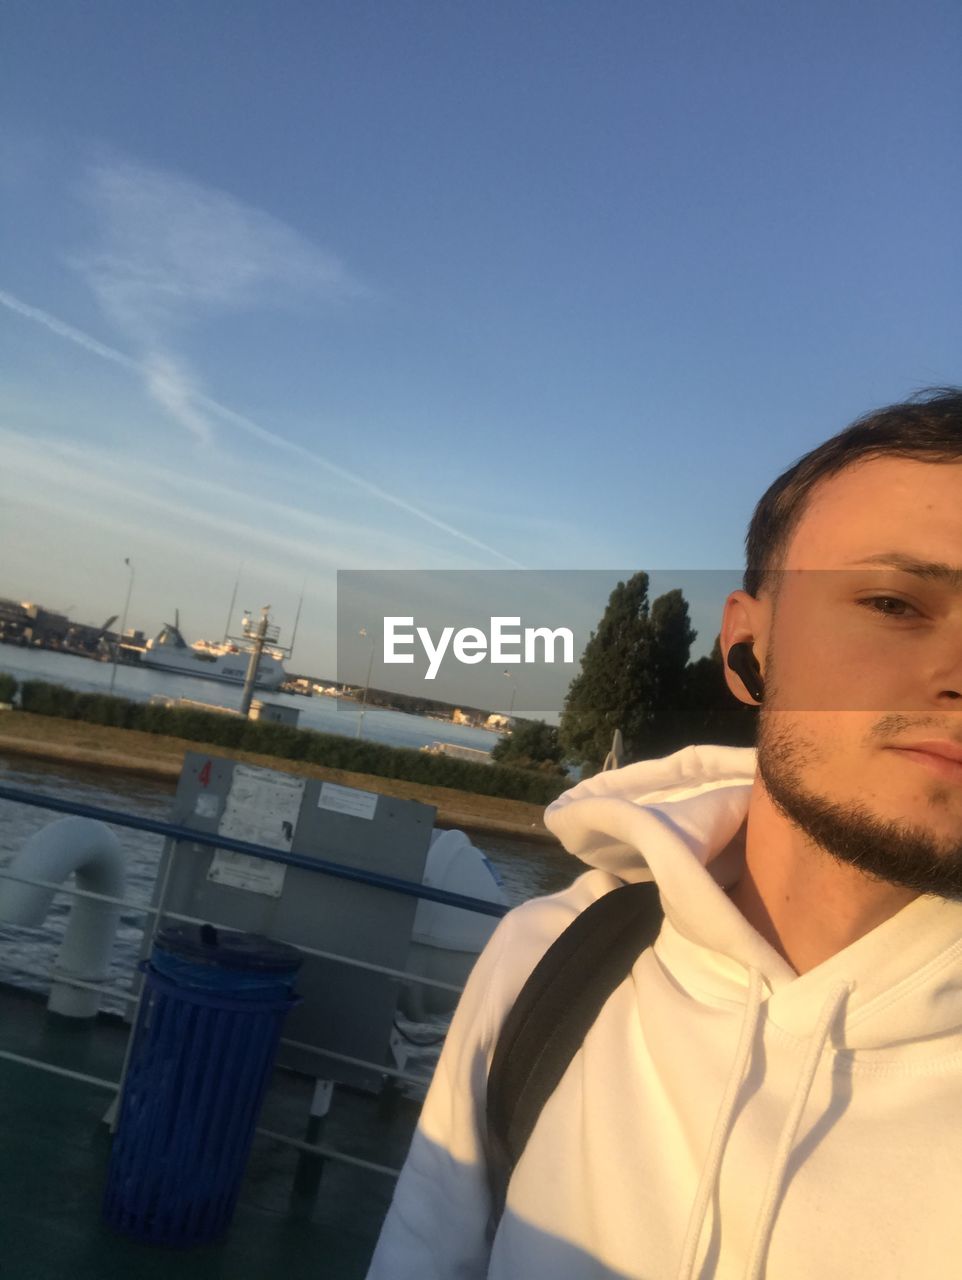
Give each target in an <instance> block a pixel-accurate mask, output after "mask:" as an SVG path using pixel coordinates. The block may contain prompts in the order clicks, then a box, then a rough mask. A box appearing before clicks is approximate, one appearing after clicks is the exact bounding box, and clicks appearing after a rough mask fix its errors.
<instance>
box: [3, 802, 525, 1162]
mask: <svg viewBox="0 0 962 1280" xmlns="http://www.w3.org/2000/svg"><path fill="white" fill-rule="evenodd" d="M0 800H9V801H11V802H13V803H15V804H24V805H29V806H31V807H32V808H38V809H46V810H50V811H52V812H54V813H64V814H71V815H73V816H76V817H83V818H92V819H94V820H95V821H98V822H105V823H109V824H111V825H113V826H119V827H127V828H129V829H131V830H134V831H144V832H148V833H150V834H153V835H159V836H164V837H165V838H167V839H171V840H174V841H177V842H181V843H187V844H194V845H200V846H202V847H208V848H216V849H225V850H227V851H229V852H232V853H243V854H247V855H248V856H250V857H256V858H263V859H264V860H265V861H268V862H276V863H281V864H282V865H284V866H290V867H299V868H301V869H303V870H306V871H313V872H316V873H318V874H320V875H328V876H332V877H334V878H336V879H342V880H351V881H355V882H357V883H361V884H366V885H368V886H370V887H371V888H375V889H383V890H386V891H388V892H393V893H400V894H404V895H407V896H409V897H415V898H424V899H427V900H429V901H432V902H439V903H441V904H443V905H445V906H451V907H458V908H460V909H462V910H466V911H474V912H477V913H479V914H482V915H488V916H495V917H501V916H503V915H504V914H505V913H506V912H507V910H508V908H507V907H505V906H502V905H500V904H499V903H494V902H487V901H484V900H483V899H479V898H471V897H468V896H466V895H464V894H459V893H449V892H447V891H446V890H443V889H436V888H433V887H432V886H429V885H424V884H417V883H415V882H414V881H410V880H402V879H399V878H398V877H395V876H387V875H382V874H380V873H377V872H371V871H363V870H360V869H358V868H355V867H346V866H343V865H342V864H340V863H337V862H331V861H330V860H328V859H323V858H307V857H304V856H303V855H300V854H294V853H285V852H283V851H282V850H278V849H271V848H269V847H267V846H264V845H259V844H253V843H251V842H249V841H246V840H238V839H236V838H234V837H232V836H223V835H220V834H218V833H217V832H206V831H197V830H195V829H194V828H193V827H186V826H183V825H181V824H178V823H172V822H162V821H160V820H158V819H155V818H145V817H141V816H140V815H138V814H132V813H124V812H122V811H120V810H116V809H107V808H103V807H101V806H97V805H89V804H82V803H80V802H78V801H74V800H63V799H61V798H59V797H57V796H50V795H43V794H37V793H36V792H33V791H25V790H23V789H22V788H20V787H8V786H4V785H0ZM0 879H2V880H11V881H15V882H17V883H21V884H30V885H36V886H38V887H40V888H45V889H52V890H54V891H55V892H56V893H62V894H65V895H66V896H68V897H74V898H89V899H93V900H95V901H98V902H104V903H110V904H113V905H117V906H121V907H123V908H124V909H125V910H127V911H129V912H131V913H132V914H138V915H144V916H148V917H150V918H151V924H152V925H154V926H155V925H156V921H157V918H159V917H160V916H163V917H164V919H169V920H176V921H179V922H181V923H186V924H207V923H214V924H216V923H217V922H216V921H214V922H211V921H207V920H201V919H199V918H197V917H195V916H187V915H183V914H181V913H180V912H175V911H170V910H167V909H166V908H165V907H164V905H163V899H164V893H163V889H162V891H161V895H160V899H159V901H158V903H157V904H156V905H153V904H149V903H141V902H133V901H131V900H130V899H127V898H115V897H111V896H109V895H107V894H100V893H94V892H92V891H90V890H86V889H78V888H76V887H73V886H68V885H64V884H60V883H57V882H54V881H48V880H41V879H36V878H31V877H27V876H21V875H16V874H14V873H12V872H9V871H5V870H3V869H0ZM223 927H225V928H227V927H228V926H223ZM297 947H298V950H299V951H301V952H302V953H303V954H305V955H309V956H315V957H318V958H320V959H324V960H332V961H335V962H337V963H339V964H344V965H350V966H353V967H356V968H360V969H365V970H368V971H371V972H374V973H380V974H384V975H385V976H388V977H391V978H394V979H396V980H397V981H400V982H403V983H408V984H416V985H422V986H428V987H434V988H439V989H441V990H445V991H450V992H454V993H460V992H461V990H462V988H461V987H459V986H456V985H454V984H452V983H448V982H442V981H441V980H439V979H437V978H429V977H426V976H423V975H421V974H413V973H408V972H407V971H406V970H403V969H393V968H391V967H389V966H386V965H379V964H374V963H372V962H370V961H365V960H359V959H356V958H354V957H352V956H344V955H339V954H337V953H335V952H330V951H323V950H320V949H318V948H315V947H308V946H303V945H301V944H300V943H298V944H297ZM21 972H23V973H24V976H28V977H32V978H35V979H40V980H43V981H51V980H53V978H54V975H52V974H50V973H29V972H28V971H23V970H21ZM56 981H57V982H60V983H64V984H65V985H68V986H76V987H79V988H83V989H86V990H93V991H98V992H102V993H103V994H104V995H106V996H109V997H110V998H111V999H115V1000H123V1001H126V1002H128V1003H130V1004H133V1005H135V1006H136V1005H138V1004H139V1002H140V999H141V996H140V995H139V994H138V995H135V994H133V993H132V992H120V991H116V990H113V989H111V988H110V987H108V986H105V985H103V984H101V983H91V982H85V981H83V980H81V979H78V978H73V977H68V976H66V975H63V974H60V973H57V974H56ZM133 1030H134V1027H133V1024H132V1025H131V1031H130V1036H129V1037H128V1045H127V1052H128V1055H129V1051H130V1044H131V1041H132V1037H133ZM280 1043H281V1044H282V1045H285V1046H287V1047H289V1048H292V1049H298V1050H301V1051H306V1052H308V1053H314V1054H317V1055H318V1056H320V1057H324V1058H328V1059H330V1060H331V1061H339V1062H343V1063H345V1064H348V1065H351V1066H357V1067H362V1068H366V1069H369V1070H371V1071H374V1072H376V1073H377V1074H379V1075H383V1076H390V1077H391V1078H393V1079H397V1080H404V1081H407V1082H409V1083H414V1084H418V1085H425V1084H427V1083H428V1082H429V1079H428V1077H425V1076H423V1075H415V1074H412V1073H410V1072H406V1071H403V1070H399V1069H397V1068H394V1067H388V1066H386V1065H385V1064H382V1063H376V1062H368V1061H365V1060H363V1059H360V1058H353V1057H350V1056H348V1055H346V1054H341V1053H336V1052H334V1051H333V1050H330V1049H322V1048H319V1047H317V1046H315V1045H309V1044H305V1043H303V1042H301V1041H297V1040H288V1039H283V1038H282V1039H281V1041H280ZM0 1060H4V1061H8V1062H12V1063H15V1064H18V1065H21V1066H26V1067H32V1068H33V1069H35V1070H39V1071H45V1072H48V1073H50V1074H53V1075H58V1076H61V1077H65V1078H67V1079H71V1080H77V1081H80V1082H82V1083H85V1084H88V1085H92V1086H95V1087H98V1088H103V1089H107V1090H110V1091H112V1092H116V1093H117V1094H119V1092H120V1090H121V1089H122V1088H123V1077H124V1074H125V1073H126V1060H125V1063H124V1071H123V1072H122V1074H121V1079H120V1080H119V1081H114V1080H106V1079H103V1078H101V1077H97V1076H88V1075H84V1074H83V1073H81V1072H76V1071H71V1070H69V1069H67V1068H65V1067H57V1066H54V1065H53V1064H52V1063H48V1062H43V1061H41V1060H39V1059H36V1058H28V1057H24V1056H23V1055H20V1054H16V1053H12V1052H10V1051H8V1050H5V1049H0ZM256 1132H257V1133H258V1134H260V1135H261V1136H262V1137H267V1138H270V1139H271V1140H273V1141H276V1142H281V1143H284V1144H286V1145H288V1146H291V1147H294V1148H297V1149H298V1150H300V1151H302V1152H306V1153H309V1154H313V1155H317V1156H320V1157H323V1158H324V1159H330V1160H339V1161H342V1162H343V1163H346V1164H351V1165H354V1166H358V1167H362V1168H367V1169H370V1170H373V1171H375V1172H378V1173H384V1174H388V1175H390V1176H392V1177H396V1176H397V1175H398V1173H399V1170H397V1169H392V1168H389V1167H387V1166H386V1165H380V1164H376V1163H374V1162H372V1161H367V1160H362V1159H359V1158H358V1157H357V1156H351V1155H348V1154H347V1153H345V1152H339V1151H337V1150H335V1149H334V1148H331V1147H328V1146H326V1145H324V1144H317V1143H309V1142H304V1141H302V1140H300V1139H297V1138H292V1137H289V1136H287V1135H283V1134H279V1133H276V1132H274V1131H273V1130H267V1129H257V1130H256Z"/></svg>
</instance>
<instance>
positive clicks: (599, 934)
mask: <svg viewBox="0 0 962 1280" xmlns="http://www.w3.org/2000/svg"><path fill="white" fill-rule="evenodd" d="M661 921H662V911H661V902H660V899H659V897H658V890H657V887H656V886H655V885H654V884H651V883H648V882H646V883H644V884H626V885H623V886H622V887H621V888H619V889H613V890H611V892H609V893H606V894H605V895H604V896H603V897H601V898H598V899H597V900H596V901H595V902H593V903H592V904H591V906H589V907H586V908H585V910H584V911H582V912H580V914H579V915H577V916H576V917H575V919H574V921H573V922H572V923H571V924H570V925H569V926H568V928H567V929H565V931H564V932H563V933H562V934H561V935H560V937H558V938H557V939H556V940H555V941H554V942H553V943H552V945H551V946H550V947H549V948H548V950H547V951H546V952H545V954H544V955H543V956H542V957H541V959H540V960H539V961H538V964H537V965H536V966H535V968H534V969H533V970H532V972H531V974H530V976H529V977H528V980H527V981H526V982H525V984H524V986H523V987H522V989H521V992H520V994H519V996H518V998H517V1000H516V1001H515V1003H514V1005H513V1007H512V1009H511V1011H510V1013H509V1014H508V1016H507V1018H506V1019H505V1022H504V1026H503V1028H502V1030H501V1034H500V1036H499V1038H498V1043H497V1045H496V1047H495V1051H494V1058H493V1060H492V1063H491V1071H490V1073H489V1075H488V1088H487V1130H488V1178H489V1182H490V1186H491V1194H492V1200H493V1212H492V1220H491V1225H492V1226H494V1225H495V1224H496V1223H497V1222H498V1220H499V1219H500V1217H501V1214H502V1212H503V1210H504V1201H505V1197H506V1196H507V1192H508V1183H509V1182H510V1180H511V1175H512V1173H513V1172H514V1167H515V1165H516V1164H517V1162H518V1160H519V1159H520V1158H521V1153H522V1152H523V1151H524V1148H525V1145H526V1144H527V1141H528V1139H529V1138H530V1136H531V1132H532V1130H533V1129H534V1126H535V1123H536V1122H537V1119H538V1116H539V1115H540V1114H541V1111H542V1108H543V1107H544V1105H545V1103H546V1102H547V1100H548V1098H550V1096H551V1094H552V1093H553V1092H554V1090H555V1089H556V1087H557V1086H558V1084H559V1082H560V1080H561V1077H562V1076H563V1075H564V1073H565V1071H566V1070H567V1068H568V1065H569V1063H570V1062H571V1060H572V1058H573V1057H574V1056H575V1054H576V1053H577V1052H578V1049H579V1048H580V1046H581V1043H582V1041H583V1040H584V1038H585V1036H586V1035H587V1034H588V1031H589V1030H590V1028H591V1026H592V1024H593V1023H594V1021H595V1019H596V1018H597V1016H598V1014H599V1013H600V1012H601V1009H602V1006H603V1005H604V1004H605V1002H606V1001H607V999H608V997H609V996H610V995H611V994H612V992H613V991H614V990H615V988H616V987H618V986H620V984H621V983H622V982H623V981H624V979H625V978H626V977H627V976H628V974H629V973H630V972H631V968H632V965H633V964H634V962H635V960H637V958H638V956H639V955H640V954H641V952H642V951H644V949H645V948H646V947H647V946H649V944H650V943H652V942H653V941H654V940H655V938H656V937H657V936H658V931H659V929H660V927H661Z"/></svg>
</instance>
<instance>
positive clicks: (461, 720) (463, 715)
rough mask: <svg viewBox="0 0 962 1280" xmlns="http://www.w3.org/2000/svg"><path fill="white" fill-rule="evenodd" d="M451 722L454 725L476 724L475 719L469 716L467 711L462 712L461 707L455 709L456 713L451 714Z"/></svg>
mask: <svg viewBox="0 0 962 1280" xmlns="http://www.w3.org/2000/svg"><path fill="white" fill-rule="evenodd" d="M451 720H452V723H454V724H473V722H474V721H473V718H472V717H471V716H469V715H468V714H467V712H466V711H462V710H461V708H460V707H455V708H454V711H453V712H452V714H451Z"/></svg>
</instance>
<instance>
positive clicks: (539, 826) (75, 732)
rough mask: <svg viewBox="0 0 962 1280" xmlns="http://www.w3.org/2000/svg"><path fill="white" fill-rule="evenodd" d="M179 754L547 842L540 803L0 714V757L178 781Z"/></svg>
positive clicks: (14, 713)
mask: <svg viewBox="0 0 962 1280" xmlns="http://www.w3.org/2000/svg"><path fill="white" fill-rule="evenodd" d="M185 751H199V752H206V753H207V754H209V755H212V756H228V757H230V758H232V759H236V760H243V761H244V762H245V763H247V764H254V765H260V766H262V767H263V768H265V769H277V770H279V771H281V772H283V773H293V774H297V775H299V776H300V777H308V778H321V779H324V780H325V781H328V782H338V783H341V785H343V786H346V787H358V788H360V789H361V790H364V791H376V792H378V793H379V794H381V795H389V796H397V797H398V798H399V799H403V800H420V801H421V802H422V803H423V804H431V805H434V806H435V807H436V808H437V811H438V817H437V820H438V823H439V824H440V825H441V826H450V827H463V828H465V829H467V830H475V831H493V832H501V833H503V834H505V835H513V836H525V837H530V838H534V839H541V840H546V841H550V842H552V843H555V841H554V837H553V836H552V835H551V834H550V833H549V832H548V830H547V829H546V827H545V825H544V822H543V814H544V805H543V804H530V803H527V802H525V801H523V800H510V799H506V798H504V797H500V796H486V795H477V794H474V793H473V792H468V791H459V790H456V789H454V788H452V787H440V786H432V785H429V784H426V783H421V782H409V781H405V780H402V779H400V778H382V777H377V776H374V775H372V774H366V773H356V772H352V771H350V770H346V769H334V768H329V767H327V766H325V765H318V764H311V763H307V762H305V761H299V760H284V759H279V758H278V757H276V756H271V755H261V754H258V753H257V752H252V751H243V750H237V749H234V748H227V747H223V746H218V745H216V744H210V743H203V742H197V741H190V740H185V739H183V738H175V737H169V736H166V735H164V734H157V733H145V732H143V731H141V730H137V729H118V728H114V727H113V726H109V725H100V724H88V723H86V722H84V721H78V720H62V719H57V718H56V717H53V716H44V715H34V714H31V713H28V712H24V711H3V712H0V754H9V755H21V756H31V757H33V758H35V759H40V760H52V761H63V762H64V763H69V764H79V765H85V766H92V767H95V768H101V769H109V770H115V771H116V770H122V771H124V772H126V773H134V774H139V775H141V776H144V777H150V778H156V779H164V780H169V781H170V782H171V784H172V785H173V783H175V782H176V780H177V778H178V777H179V776H180V770H181V765H182V762H183V758H184V753H185Z"/></svg>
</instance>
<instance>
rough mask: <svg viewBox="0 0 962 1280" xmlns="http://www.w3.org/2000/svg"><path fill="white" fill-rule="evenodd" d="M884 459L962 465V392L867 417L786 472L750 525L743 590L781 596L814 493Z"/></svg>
mask: <svg viewBox="0 0 962 1280" xmlns="http://www.w3.org/2000/svg"><path fill="white" fill-rule="evenodd" d="M881 457H890V458H914V459H917V460H919V461H922V462H962V388H960V387H935V388H930V389H929V390H926V391H920V392H918V394H916V395H914V396H912V397H911V398H910V399H909V400H906V401H904V402H903V403H902V404H891V405H888V406H887V407H886V408H884V409H877V410H875V411H874V412H872V413H867V414H865V415H864V417H861V418H858V419H857V420H856V421H855V422H853V423H852V425H851V426H850V427H846V428H845V430H844V431H840V432H839V433H838V435H836V436H832V438H831V440H826V441H825V443H824V444H820V445H818V446H817V447H816V448H815V449H812V450H811V452H809V453H806V454H805V455H804V457H802V458H799V460H798V461H797V462H796V463H794V464H793V465H792V466H791V467H789V468H788V470H787V471H785V472H783V473H782V474H781V475H780V476H779V477H778V479H777V480H776V481H775V482H774V483H773V484H771V485H770V486H769V487H768V489H767V490H766V492H765V493H764V495H763V496H762V498H761V501H760V502H759V503H758V506H757V507H756V508H755V513H754V515H753V516H752V520H751V524H750V525H749V526H748V534H747V536H746V538H745V564H746V569H745V575H744V578H743V581H742V587H743V589H744V590H745V591H747V592H748V594H749V595H752V596H757V595H758V594H759V592H760V591H762V590H763V589H765V588H767V589H768V590H769V591H771V592H772V594H773V595H777V574H778V570H779V569H780V568H781V567H782V565H783V564H784V560H785V553H786V551H787V550H788V544H789V542H790V541H791V538H792V535H793V533H794V532H795V530H796V528H797V527H798V524H799V521H800V520H801V518H802V516H803V514H804V512H805V510H806V508H807V506H808V503H809V500H810V498H811V496H812V493H813V492H814V490H815V489H816V488H817V487H818V486H819V485H820V484H821V483H822V482H823V481H825V480H827V479H829V478H830V477H831V476H834V475H837V474H838V473H839V472H840V471H843V470H844V469H845V468H846V467H850V466H852V465H853V464H854V463H856V462H862V461H865V460H867V459H869V458H881Z"/></svg>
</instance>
